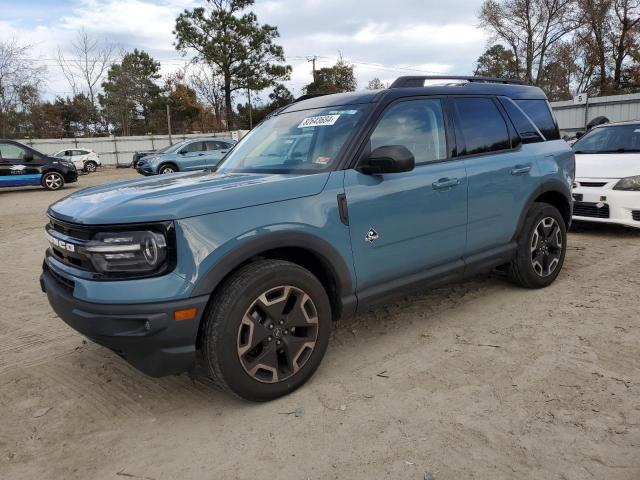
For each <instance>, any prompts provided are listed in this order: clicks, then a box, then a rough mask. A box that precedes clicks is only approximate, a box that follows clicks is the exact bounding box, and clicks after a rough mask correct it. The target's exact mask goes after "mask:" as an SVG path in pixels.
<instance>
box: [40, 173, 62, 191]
mask: <svg viewBox="0 0 640 480" xmlns="http://www.w3.org/2000/svg"><path fill="white" fill-rule="evenodd" d="M41 184H42V186H43V187H44V188H45V189H46V190H52V191H55V190H60V189H61V188H62V187H64V177H63V176H62V174H61V173H59V172H47V173H45V174H44V175H43V176H42V180H41Z"/></svg>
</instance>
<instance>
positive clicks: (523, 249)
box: [509, 203, 567, 288]
mask: <svg viewBox="0 0 640 480" xmlns="http://www.w3.org/2000/svg"><path fill="white" fill-rule="evenodd" d="M566 252H567V227H566V225H565V221H564V218H563V217H562V214H561V213H560V212H559V211H558V209H557V208H556V207H554V206H553V205H549V204H547V203H534V204H533V206H532V207H531V209H530V210H529V212H528V213H527V217H526V218H525V221H524V225H523V228H522V231H521V233H520V236H519V238H518V251H517V253H516V258H515V259H514V260H513V261H512V262H511V264H510V265H509V278H510V279H511V281H512V282H514V283H515V284H517V285H520V286H522V287H525V288H544V287H547V286H549V285H551V284H552V283H553V281H554V280H555V279H556V278H557V277H558V275H559V273H560V270H562V265H563V264H564V257H565V254H566Z"/></svg>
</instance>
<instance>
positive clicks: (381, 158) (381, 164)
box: [358, 145, 416, 175]
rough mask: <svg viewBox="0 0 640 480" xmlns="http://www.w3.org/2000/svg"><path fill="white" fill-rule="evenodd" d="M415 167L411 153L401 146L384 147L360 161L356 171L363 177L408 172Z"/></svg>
mask: <svg viewBox="0 0 640 480" xmlns="http://www.w3.org/2000/svg"><path fill="white" fill-rule="evenodd" d="M415 166H416V161H415V158H414V157H413V154H412V153H411V151H410V150H409V149H408V148H407V147H404V146H402V145H385V146H383V147H378V148H376V149H375V150H374V151H372V152H371V153H370V154H369V156H368V157H367V158H365V159H363V160H361V161H360V164H359V165H358V170H359V171H360V172H361V173H364V174H365V175H380V174H383V173H400V172H410V171H411V170H413V169H414V168H415Z"/></svg>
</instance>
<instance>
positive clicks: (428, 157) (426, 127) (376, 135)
mask: <svg viewBox="0 0 640 480" xmlns="http://www.w3.org/2000/svg"><path fill="white" fill-rule="evenodd" d="M446 138H447V137H446V134H445V126H444V114H443V112H442V104H441V102H440V100H438V99H423V100H410V101H404V102H399V103H396V104H395V105H392V106H391V107H390V108H389V109H387V110H386V111H385V112H384V114H383V116H382V119H381V120H380V122H379V123H378V125H377V126H376V128H375V130H374V131H373V133H372V134H371V150H372V151H373V150H375V149H376V148H378V147H383V146H388V145H402V146H403V147H406V148H407V149H409V150H410V151H411V153H412V154H413V156H414V158H415V160H416V165H420V164H425V163H430V162H435V161H438V160H442V159H445V158H447V140H446Z"/></svg>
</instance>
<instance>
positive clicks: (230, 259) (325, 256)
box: [191, 231, 357, 319]
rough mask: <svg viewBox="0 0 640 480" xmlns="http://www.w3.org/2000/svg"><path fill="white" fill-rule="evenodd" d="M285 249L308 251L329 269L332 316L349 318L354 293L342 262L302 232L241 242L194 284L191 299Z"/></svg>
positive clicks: (318, 240) (328, 247)
mask: <svg viewBox="0 0 640 480" xmlns="http://www.w3.org/2000/svg"><path fill="white" fill-rule="evenodd" d="M286 248H297V249H302V250H306V251H309V252H310V253H311V254H313V255H314V256H315V257H316V258H318V259H319V260H321V262H322V264H323V266H324V267H325V268H328V269H329V271H330V273H331V274H332V277H333V279H334V281H335V284H336V293H337V297H338V298H337V300H338V301H339V302H340V305H338V306H339V308H340V311H339V312H334V318H336V319H337V318H338V317H344V316H349V315H351V314H353V313H354V312H355V310H356V306H357V301H356V296H355V291H354V290H355V289H354V285H353V281H352V278H351V272H350V270H349V268H348V267H347V264H346V262H345V260H344V259H343V258H342V256H341V255H340V253H338V251H337V250H336V249H335V248H334V247H333V246H332V245H331V244H330V243H328V242H327V241H326V240H323V239H321V238H319V237H317V236H315V235H312V234H308V233H303V232H291V231H282V232H274V233H270V234H268V235H263V236H260V237H257V238H253V239H251V240H248V241H246V242H243V243H242V244H241V245H239V246H237V247H235V248H234V249H233V250H231V251H230V252H228V253H226V254H225V255H224V256H223V257H222V258H221V259H220V261H219V262H218V263H216V264H215V265H214V266H213V267H211V269H210V270H209V271H208V272H207V273H206V274H204V275H203V276H202V277H201V278H200V279H199V280H198V281H197V282H196V285H195V288H194V290H193V292H192V293H191V296H193V297H197V296H200V295H210V294H211V293H213V291H214V290H215V289H216V288H217V287H218V286H219V285H220V283H221V282H222V281H223V280H224V279H225V278H226V277H227V276H228V275H229V274H230V273H231V272H233V271H234V270H236V269H237V268H238V267H239V266H241V265H243V264H245V263H246V262H247V261H249V260H251V259H252V258H254V257H259V256H260V255H261V254H265V253H267V252H269V251H272V250H276V249H278V250H280V249H286Z"/></svg>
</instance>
